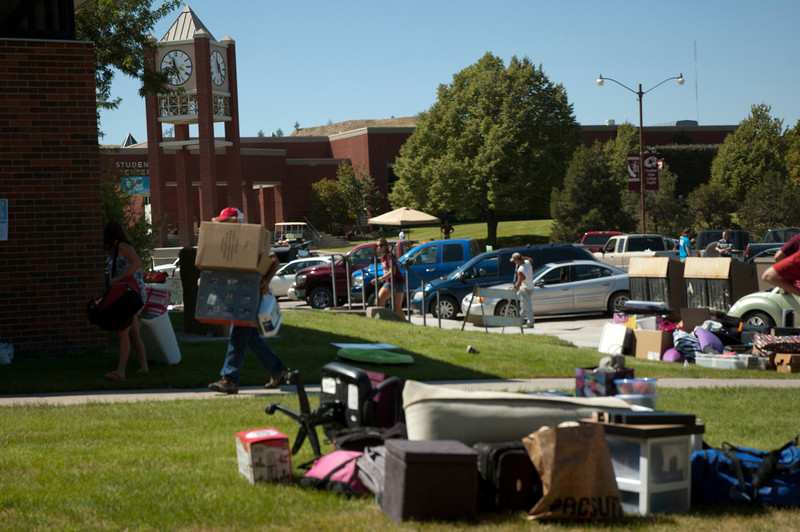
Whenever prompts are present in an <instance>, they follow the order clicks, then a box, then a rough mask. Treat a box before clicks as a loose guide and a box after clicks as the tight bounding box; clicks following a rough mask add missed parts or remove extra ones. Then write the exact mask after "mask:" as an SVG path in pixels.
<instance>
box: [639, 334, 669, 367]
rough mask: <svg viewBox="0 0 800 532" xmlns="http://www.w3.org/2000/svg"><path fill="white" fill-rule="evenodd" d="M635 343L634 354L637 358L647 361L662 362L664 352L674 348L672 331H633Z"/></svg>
mask: <svg viewBox="0 0 800 532" xmlns="http://www.w3.org/2000/svg"><path fill="white" fill-rule="evenodd" d="M633 339H634V342H635V346H634V353H635V355H636V358H643V359H646V360H661V357H662V356H663V355H664V351H666V350H667V349H669V348H670V347H672V332H671V331H645V330H642V329H636V330H635V331H633Z"/></svg>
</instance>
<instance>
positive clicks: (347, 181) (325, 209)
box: [311, 163, 384, 228]
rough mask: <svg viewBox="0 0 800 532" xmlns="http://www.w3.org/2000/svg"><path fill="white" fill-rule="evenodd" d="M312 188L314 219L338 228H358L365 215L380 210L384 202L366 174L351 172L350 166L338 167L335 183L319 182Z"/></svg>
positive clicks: (353, 170)
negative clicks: (354, 226) (316, 217)
mask: <svg viewBox="0 0 800 532" xmlns="http://www.w3.org/2000/svg"><path fill="white" fill-rule="evenodd" d="M311 188H312V192H313V196H312V204H313V205H314V207H313V208H314V210H315V211H316V212H317V215H318V216H319V215H324V219H326V220H327V221H328V223H329V224H330V225H332V226H334V227H337V228H343V227H345V226H347V225H352V224H353V223H355V224H358V225H359V226H360V223H361V220H362V219H364V218H365V217H366V215H367V214H368V213H376V212H377V211H378V209H380V205H381V203H382V202H383V199H384V197H383V194H382V193H381V192H380V189H379V188H378V186H377V185H376V184H375V181H374V180H373V179H372V176H370V174H369V172H361V171H359V170H358V169H354V168H353V167H352V166H351V165H350V164H349V163H341V164H340V165H339V167H338V168H337V169H336V179H328V178H325V179H322V180H321V181H318V182H317V183H314V184H313V185H312V186H311ZM319 219H321V218H318V220H319Z"/></svg>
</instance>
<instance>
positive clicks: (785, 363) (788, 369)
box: [774, 353, 800, 373]
mask: <svg viewBox="0 0 800 532" xmlns="http://www.w3.org/2000/svg"><path fill="white" fill-rule="evenodd" d="M774 363H775V369H777V370H778V371H780V372H781V373H800V355H797V354H794V353H777V354H776V355H775V360H774Z"/></svg>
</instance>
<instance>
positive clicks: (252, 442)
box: [236, 427, 292, 484]
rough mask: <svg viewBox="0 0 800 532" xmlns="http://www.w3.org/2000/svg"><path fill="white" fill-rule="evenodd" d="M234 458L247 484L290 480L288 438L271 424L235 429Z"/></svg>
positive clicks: (290, 460) (290, 464)
mask: <svg viewBox="0 0 800 532" xmlns="http://www.w3.org/2000/svg"><path fill="white" fill-rule="evenodd" d="M236 460H237V462H238V463H239V473H241V474H242V475H244V477H245V478H246V479H247V480H249V481H250V484H255V483H256V482H270V481H279V482H291V480H292V452H291V450H290V449H289V438H287V437H286V436H285V435H284V434H283V433H281V432H279V431H277V430H275V429H273V428H271V427H267V428H263V429H255V430H248V431H245V432H239V433H237V434H236Z"/></svg>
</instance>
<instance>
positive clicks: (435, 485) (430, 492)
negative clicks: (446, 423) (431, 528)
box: [381, 439, 478, 522]
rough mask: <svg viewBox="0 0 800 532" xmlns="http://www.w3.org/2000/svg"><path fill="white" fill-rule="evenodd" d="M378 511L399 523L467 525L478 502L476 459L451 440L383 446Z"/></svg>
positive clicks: (471, 451) (391, 442)
mask: <svg viewBox="0 0 800 532" xmlns="http://www.w3.org/2000/svg"><path fill="white" fill-rule="evenodd" d="M385 483H386V485H385V488H384V493H383V498H382V499H381V511H382V512H383V513H385V514H386V515H388V516H389V517H390V518H391V519H392V520H394V521H396V522H400V521H403V520H405V519H420V520H422V519H459V520H461V519H470V518H473V517H474V516H475V513H476V511H477V501H478V453H477V452H476V451H475V450H474V449H472V448H470V447H468V446H466V445H465V444H463V443H461V442H459V441H453V440H426V441H412V440H396V439H390V440H386V476H385Z"/></svg>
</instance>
